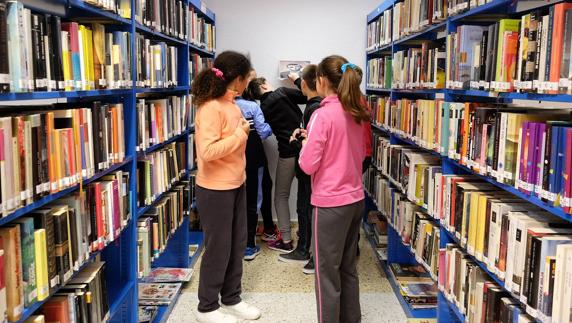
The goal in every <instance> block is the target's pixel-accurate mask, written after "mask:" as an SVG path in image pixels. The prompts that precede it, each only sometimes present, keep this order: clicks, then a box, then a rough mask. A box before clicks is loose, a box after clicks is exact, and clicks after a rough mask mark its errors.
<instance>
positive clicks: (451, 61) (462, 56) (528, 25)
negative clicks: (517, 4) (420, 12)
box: [446, 3, 572, 94]
mask: <svg viewBox="0 0 572 323" xmlns="http://www.w3.org/2000/svg"><path fill="white" fill-rule="evenodd" d="M570 15H572V4H569V3H560V4H556V5H553V6H551V7H549V8H548V9H539V10H535V11H533V12H531V13H529V14H526V15H523V16H522V17H521V19H501V20H500V21H499V22H497V23H495V24H492V25H490V26H481V25H463V26H459V27H457V31H456V33H452V34H450V35H448V36H447V84H446V85H447V88H452V89H469V88H471V89H481V90H491V91H499V92H509V91H522V92H539V93H551V94H554V93H570V91H572V88H571V87H570V85H571V80H572V73H571V68H570V54H571V50H570V49H571V46H572V37H571V36H570V29H571V28H572V23H571V22H570V21H572V16H570ZM569 16H570V17H569Z"/></svg>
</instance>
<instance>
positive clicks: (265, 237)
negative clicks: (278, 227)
mask: <svg viewBox="0 0 572 323" xmlns="http://www.w3.org/2000/svg"><path fill="white" fill-rule="evenodd" d="M260 239H262V241H266V242H273V241H276V240H278V236H277V235H276V233H266V232H264V233H263V234H262V237H261V238H260Z"/></svg>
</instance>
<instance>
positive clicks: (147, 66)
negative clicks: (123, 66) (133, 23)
mask: <svg viewBox="0 0 572 323" xmlns="http://www.w3.org/2000/svg"><path fill="white" fill-rule="evenodd" d="M136 38H137V39H136V42H135V53H136V55H137V64H136V71H137V72H136V73H137V86H138V87H152V88H168V87H176V86H178V85H179V82H178V80H179V78H178V67H179V60H178V51H179V49H178V48H177V47H175V46H168V45H167V44H166V43H164V42H154V41H151V40H150V39H147V38H145V36H144V35H142V34H137V36H136Z"/></svg>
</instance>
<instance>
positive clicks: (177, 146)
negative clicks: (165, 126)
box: [137, 141, 187, 206]
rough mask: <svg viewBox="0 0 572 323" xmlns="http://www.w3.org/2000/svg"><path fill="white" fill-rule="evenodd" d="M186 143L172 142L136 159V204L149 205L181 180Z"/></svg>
mask: <svg viewBox="0 0 572 323" xmlns="http://www.w3.org/2000/svg"><path fill="white" fill-rule="evenodd" d="M186 146H187V143H186V142H184V141H179V142H174V143H171V144H169V145H168V146H166V147H165V148H163V149H161V150H159V151H156V152H153V153H150V154H148V155H146V156H145V157H143V158H141V159H139V160H138V161H137V178H138V181H137V192H138V193H139V196H138V200H137V202H138V205H139V206H145V205H151V204H152V203H153V202H154V201H155V199H156V198H157V197H159V196H160V195H161V194H163V193H165V192H167V191H168V190H169V189H171V187H172V185H173V184H175V183H176V182H178V181H180V180H181V177H182V175H184V173H185V169H186V165H187V155H186V154H187V151H186Z"/></svg>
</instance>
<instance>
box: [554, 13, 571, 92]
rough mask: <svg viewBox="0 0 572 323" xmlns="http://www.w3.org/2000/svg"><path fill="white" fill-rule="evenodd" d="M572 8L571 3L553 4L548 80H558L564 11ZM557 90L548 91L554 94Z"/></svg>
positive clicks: (562, 46) (562, 44)
mask: <svg viewBox="0 0 572 323" xmlns="http://www.w3.org/2000/svg"><path fill="white" fill-rule="evenodd" d="M571 9H572V3H559V4H556V5H554V22H553V24H552V49H551V55H550V79H549V80H550V82H556V83H558V82H559V81H560V65H561V64H562V52H563V48H564V27H565V26H564V22H565V17H566V11H567V10H571ZM557 92H558V91H549V93H552V94H555V93H557Z"/></svg>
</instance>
